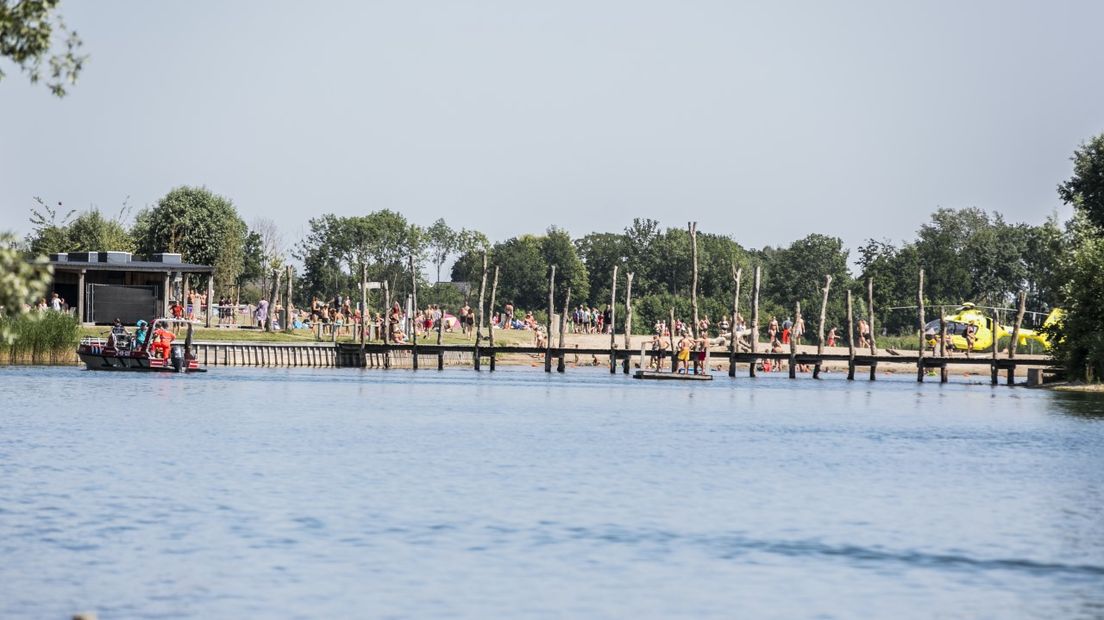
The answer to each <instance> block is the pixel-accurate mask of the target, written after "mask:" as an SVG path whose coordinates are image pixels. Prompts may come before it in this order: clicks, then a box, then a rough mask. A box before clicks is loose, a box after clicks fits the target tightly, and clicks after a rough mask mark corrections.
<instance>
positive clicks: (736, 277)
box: [728, 262, 743, 377]
mask: <svg viewBox="0 0 1104 620" xmlns="http://www.w3.org/2000/svg"><path fill="white" fill-rule="evenodd" d="M742 274H743V270H742V269H738V268H737V267H736V263H735V262H733V263H732V281H733V283H735V285H736V291H735V292H734V293H733V294H732V320H731V321H729V323H728V327H729V329H730V331H729V332H728V376H730V377H735V376H736V317H737V316H738V315H739V314H740V276H741V275H742Z"/></svg>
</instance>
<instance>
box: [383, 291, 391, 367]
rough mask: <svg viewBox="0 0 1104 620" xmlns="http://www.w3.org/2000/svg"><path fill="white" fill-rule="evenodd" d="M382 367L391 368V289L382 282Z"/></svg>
mask: <svg viewBox="0 0 1104 620" xmlns="http://www.w3.org/2000/svg"><path fill="white" fill-rule="evenodd" d="M383 308H384V312H383V344H384V346H385V347H386V348H385V349H384V350H383V367H384V368H391V287H390V285H389V284H388V280H387V279H386V278H384V280H383Z"/></svg>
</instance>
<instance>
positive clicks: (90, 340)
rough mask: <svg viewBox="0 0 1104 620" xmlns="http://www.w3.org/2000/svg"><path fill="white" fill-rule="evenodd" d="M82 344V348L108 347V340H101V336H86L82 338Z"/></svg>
mask: <svg viewBox="0 0 1104 620" xmlns="http://www.w3.org/2000/svg"><path fill="white" fill-rule="evenodd" d="M80 343H81V345H82V346H85V345H87V346H90V347H106V346H107V338H101V337H99V336H84V337H83V338H81V340H80Z"/></svg>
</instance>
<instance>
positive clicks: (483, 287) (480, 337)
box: [475, 250, 487, 370]
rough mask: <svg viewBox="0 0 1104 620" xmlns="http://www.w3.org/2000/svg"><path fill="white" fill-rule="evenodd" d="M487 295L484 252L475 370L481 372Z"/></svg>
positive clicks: (484, 254)
mask: <svg viewBox="0 0 1104 620" xmlns="http://www.w3.org/2000/svg"><path fill="white" fill-rule="evenodd" d="M486 294H487V252H486V251H485V250H484V252H483V279H482V280H481V281H480V283H479V327H478V328H476V331H475V369H476V370H479V365H480V363H481V360H480V358H479V345H480V344H482V341H483V296H484V295H486Z"/></svg>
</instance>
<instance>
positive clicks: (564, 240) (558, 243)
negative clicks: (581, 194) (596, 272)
mask: <svg viewBox="0 0 1104 620" xmlns="http://www.w3.org/2000/svg"><path fill="white" fill-rule="evenodd" d="M540 254H541V259H542V260H543V261H544V265H545V266H546V269H548V270H550V269H551V266H552V265H555V266H556V287H555V289H554V292H555V297H556V299H559V300H562V299H564V298H565V297H566V296H567V289H568V288H570V289H571V296H572V297H574V298H576V299H589V298H590V282H589V281H588V279H587V267H586V265H585V264H584V263H583V261H582V260H580V259H579V255H578V253H577V252H576V251H575V244H574V243H572V241H571V235H569V234H568V233H567V231H565V230H564V229H562V228H558V227H556V226H552V227H550V228H549V229H548V231H547V233H546V234H545V236H544V237H541V238H540ZM610 275H611V274H607V275H606V280H607V281H608V280H609V276H610ZM545 280H547V276H546V277H545ZM538 290H540V291H541V292H542V293H543V295H542V296H541V299H542V300H544V304H545V305H546V304H547V303H548V286H547V285H545V286H544V287H542V288H540V289H538ZM532 307H534V308H536V307H541V306H536V305H534V306H532Z"/></svg>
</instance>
